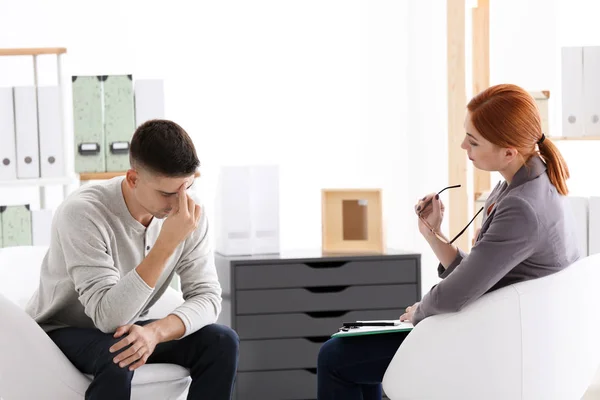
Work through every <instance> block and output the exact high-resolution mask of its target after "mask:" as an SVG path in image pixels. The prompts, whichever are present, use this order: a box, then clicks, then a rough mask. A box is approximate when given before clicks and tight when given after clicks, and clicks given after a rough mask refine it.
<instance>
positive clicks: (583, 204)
mask: <svg viewBox="0 0 600 400" xmlns="http://www.w3.org/2000/svg"><path fill="white" fill-rule="evenodd" d="M567 201H568V202H569V205H570V209H571V213H572V214H571V215H572V216H573V222H574V224H575V226H574V228H575V235H576V236H577V247H578V248H579V252H580V254H581V256H582V257H586V256H587V255H588V251H589V250H588V218H589V217H588V213H589V211H588V206H589V200H588V198H587V197H575V196H568V197H567Z"/></svg>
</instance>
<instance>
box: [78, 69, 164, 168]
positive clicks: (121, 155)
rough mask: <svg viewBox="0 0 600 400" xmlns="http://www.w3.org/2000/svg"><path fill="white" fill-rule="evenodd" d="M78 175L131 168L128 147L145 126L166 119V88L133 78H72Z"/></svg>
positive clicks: (161, 83) (111, 76) (125, 76)
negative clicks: (134, 135) (154, 120)
mask: <svg viewBox="0 0 600 400" xmlns="http://www.w3.org/2000/svg"><path fill="white" fill-rule="evenodd" d="M71 80H72V91H73V130H74V134H75V138H74V140H75V171H76V172H78V173H82V172H120V171H126V170H127V169H128V168H129V145H130V142H131V137H132V136H133V133H134V131H135V129H136V128H137V127H138V126H140V125H141V124H142V123H144V122H146V121H148V120H150V119H157V118H164V114H165V110H164V108H165V104H164V85H163V81H162V80H158V79H134V78H133V76H132V75H103V76H73V77H72V79H71Z"/></svg>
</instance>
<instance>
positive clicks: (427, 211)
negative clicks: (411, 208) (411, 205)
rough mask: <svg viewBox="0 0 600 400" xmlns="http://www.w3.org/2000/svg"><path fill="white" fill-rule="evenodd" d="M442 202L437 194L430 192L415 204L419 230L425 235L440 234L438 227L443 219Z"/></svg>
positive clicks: (439, 227)
mask: <svg viewBox="0 0 600 400" xmlns="http://www.w3.org/2000/svg"><path fill="white" fill-rule="evenodd" d="M444 210H445V208H444V203H442V200H441V199H440V196H439V194H436V193H431V194H428V195H427V196H425V197H423V198H422V199H421V200H419V202H418V203H417V204H416V205H415V212H416V213H417V216H418V217H419V232H421V235H423V236H425V237H429V236H431V235H435V234H436V233H437V234H441V232H440V229H441V226H442V221H443V220H444Z"/></svg>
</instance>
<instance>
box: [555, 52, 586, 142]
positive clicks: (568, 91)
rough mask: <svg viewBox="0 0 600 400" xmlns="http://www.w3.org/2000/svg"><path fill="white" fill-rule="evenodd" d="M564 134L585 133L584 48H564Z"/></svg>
mask: <svg viewBox="0 0 600 400" xmlns="http://www.w3.org/2000/svg"><path fill="white" fill-rule="evenodd" d="M561 87H562V134H561V135H560V136H577V137H581V136H583V135H584V116H583V109H584V108H583V107H584V106H583V48H582V47H563V48H562V85H561Z"/></svg>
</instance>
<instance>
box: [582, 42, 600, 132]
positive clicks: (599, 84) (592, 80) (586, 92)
mask: <svg viewBox="0 0 600 400" xmlns="http://www.w3.org/2000/svg"><path fill="white" fill-rule="evenodd" d="M583 106H584V113H583V116H584V126H585V136H595V137H598V136H600V46H589V47H584V48H583Z"/></svg>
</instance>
